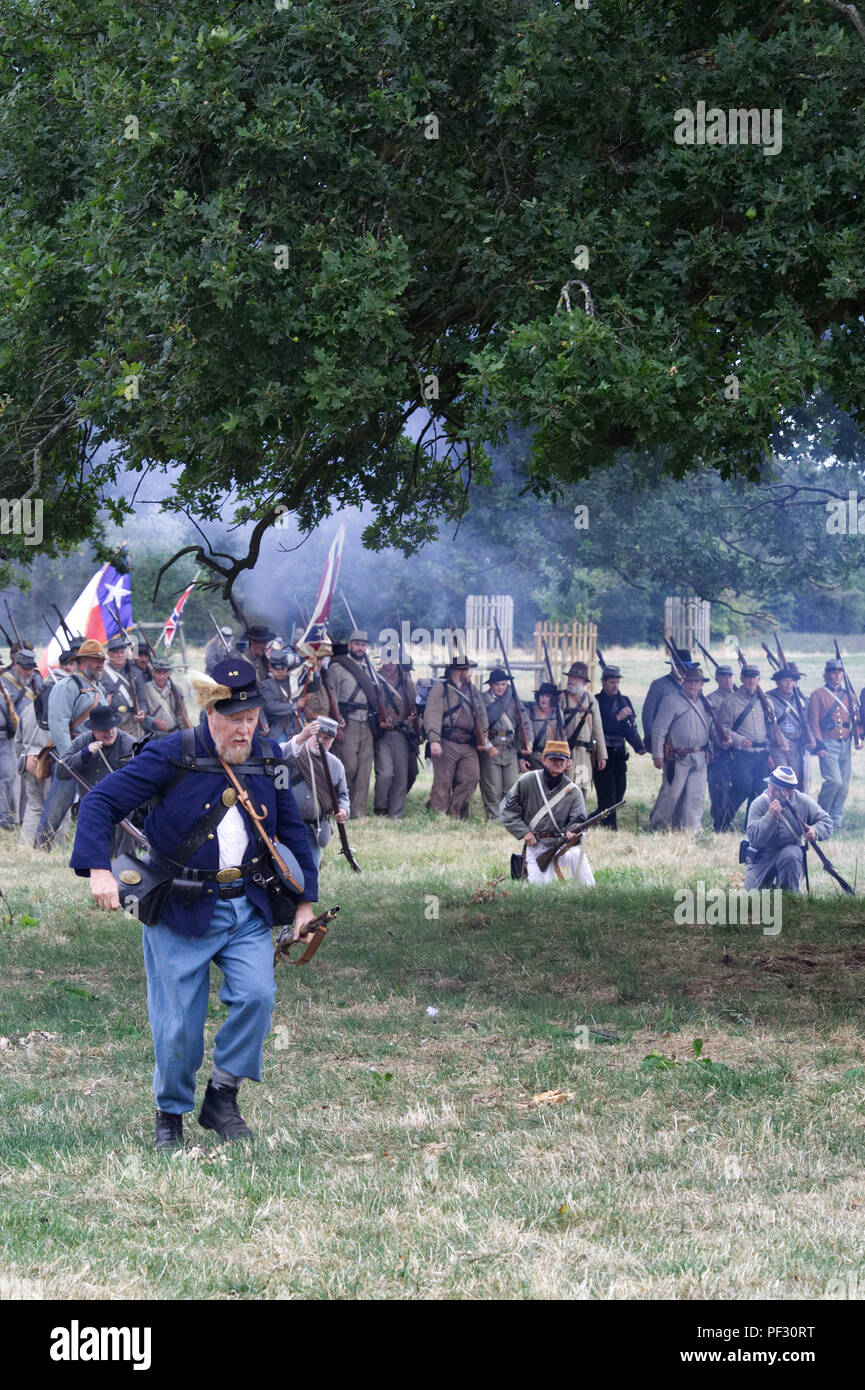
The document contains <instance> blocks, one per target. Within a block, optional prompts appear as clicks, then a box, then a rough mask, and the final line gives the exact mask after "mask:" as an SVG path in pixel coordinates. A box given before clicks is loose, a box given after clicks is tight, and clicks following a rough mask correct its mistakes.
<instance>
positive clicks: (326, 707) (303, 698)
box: [295, 642, 348, 737]
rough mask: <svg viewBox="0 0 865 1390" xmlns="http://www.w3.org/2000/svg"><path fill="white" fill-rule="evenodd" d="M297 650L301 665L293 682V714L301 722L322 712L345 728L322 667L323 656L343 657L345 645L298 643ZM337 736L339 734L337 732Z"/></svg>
mask: <svg viewBox="0 0 865 1390" xmlns="http://www.w3.org/2000/svg"><path fill="white" fill-rule="evenodd" d="M298 651H299V652H300V653H301V654H302V655H303V657H304V662H303V665H304V667H305V669H304V670H302V671H301V672H300V674H299V676H298V681H297V696H296V702H295V703H296V706H297V717H298V719H299V720H300V721H301V723H302V722H303V721H304V720H309V719H315V718H316V716H317V715H319V714H324V715H326V716H327V718H329V719H336V722H337V726H338V728H339V729H344V728H345V720H344V719H343V717H342V715H341V714H340V713H339V706H338V705H337V703H336V700H335V698H334V695H333V691H332V690H331V689H330V685H329V683H328V676H327V671H326V669H325V666H324V662H325V658H326V657H328V656H344V655H345V653H346V652H347V651H348V644H347V643H344V642H334V643H333V644H332V646H331V644H329V643H326V642H322V643H320V644H319V645H318V647H317V648H313V647H310V646H308V645H307V646H304V645H301V646H300V647H299V648H298ZM337 737H339V735H337Z"/></svg>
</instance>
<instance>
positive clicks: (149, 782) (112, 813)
mask: <svg viewBox="0 0 865 1390" xmlns="http://www.w3.org/2000/svg"><path fill="white" fill-rule="evenodd" d="M274 748H275V745H273V744H271V743H270V741H269V740H268V739H262V738H260V737H259V735H258V734H255V735H254V736H253V740H252V753H251V754H250V758H251V759H252V758H260V757H264V756H267V757H272V756H273V750H274ZM195 751H196V755H198V754H201V755H203V756H209V757H215V755H216V749H215V748H214V746H213V740H212V739H211V737H210V730H209V729H208V727H207V718H206V716H205V715H202V716H201V722H200V723H199V725H198V727H197V729H196V730H195ZM276 756H277V757H279V756H280V754H279V751H278V749H277V750H276ZM180 757H181V735H180V733H179V732H178V733H175V734H169V735H168V737H167V738H163V739H159V741H158V742H155V743H149V744H148V745H147V747H146V748H143V749H142V751H141V752H140V753H139V754H138V756H137V757H136V758H133V759H132V762H131V763H129V764H128V765H127V766H126V767H123V768H119V769H118V771H117V772H112V773H111V775H110V776H109V777H106V778H104V779H103V781H101V782H100V783H99V784H98V786H96V787H94V788H93V789H92V790H91V791H89V792H88V793H87V795H86V796H85V797H84V798H83V800H82V802H81V808H80V811H79V815H78V827H77V830H76V832H75V843H74V845H73V847H72V858H71V859H70V861H69V863H70V866H71V867H72V868H73V869H74V870H75V872H76V874H78V875H79V876H80V877H82V878H86V877H87V876H88V875H89V873H90V870H91V869H110V868H111V844H112V838H113V834H114V827H115V825H116V824H117V822H118V821H120V820H122V819H123V818H124V816H128V815H129V814H130V812H131V811H134V810H135V808H136V807H137V806H143V805H144V804H145V803H146V802H148V801H150V799H151V798H152V797H154V796H155V795H156V794H157V793H159V792H160V791H161V790H162V789H163V788H165V787H166V786H167V785H168V783H169V782H170V781H171V779H172V777H174V776H176V775H177V772H178V767H177V765H176V763H173V762H172V759H176V760H177V761H178V762H179V760H180ZM242 780H243V782H244V784H245V785H246V787H247V788H248V790H249V794H250V796H251V797H252V800H253V803H254V805H255V807H256V810H259V811H260V809H261V807H262V805H263V806H264V807H265V808H266V812H267V814H266V815H265V816H264V817H263V820H264V828H265V830H266V831H267V833H268V834H269V835H270V837H271V839H279V840H281V841H282V843H283V844H285V845H287V847H288V848H289V849H290V850H291V851H292V853H293V854H294V855H295V857H296V859H297V861H298V863H299V864H300V867H301V868H302V870H303V876H304V889H303V900H304V902H315V901H316V900H317V898H318V874H317V871H316V867H315V864H314V862H313V858H312V853H311V851H310V845H309V838H308V836H307V833H306V827H305V826H304V823H303V821H302V820H301V818H300V813H299V811H298V809H297V803H296V802H295V799H294V796H293V794H292V792H291V790H290V788H289V786H288V783H287V781H286V785H285V787H284V788H282V787H277V786H276V785H275V783H274V779H273V778H272V777H269V776H268V775H267V774H266V773H264V772H262V773H245V774H243V778H242ZM227 785H228V779H227V778H226V776H225V774H224V773H223V772H222V771H221V770H220V771H219V772H188V773H186V775H185V776H184V777H183V780H182V781H181V782H179V783H178V785H177V786H176V787H173V788H172V789H171V790H170V791H168V793H167V795H166V796H165V797H164V799H163V800H161V801H159V802H158V803H157V804H156V806H154V807H153V808H152V810H151V811H150V814H149V815H148V817H147V820H146V821H145V823H144V833H145V835H146V836H147V838H148V840H149V841H150V843H151V845H152V846H153V848H154V849H155V850H156V852H157V853H159V854H164V855H167V856H168V857H169V858H171V857H173V855H174V853H175V851H176V850H177V849H178V848H179V846H180V845H182V844H183V842H184V840H185V839H186V838H187V836H189V835H190V834H191V833H192V831H193V829H194V828H195V826H196V824H197V823H198V822H199V821H200V820H201V818H202V816H204V815H205V814H206V813H207V811H209V810H210V807H211V806H212V805H214V804H215V802H216V801H217V800H218V799H219V797H220V796H221V795H222V793H223V791H224V790H225V788H226V786H227ZM238 810H239V811H240V814H241V815H242V817H243V820H244V823H245V825H246V830H247V836H248V842H247V848H246V853H245V854H244V859H249V858H251V857H252V856H253V855H254V854H256V853H258V846H259V840H258V838H257V836H256V834H255V831H254V829H253V825H252V821H251V820H250V819H249V817H248V816H247V814H246V812H245V811H243V810H242V809H241V808H240V806H238ZM188 867H189V868H191V869H218V868H219V840H218V837H217V835H216V834H214V837H213V839H212V840H205V842H204V844H203V845H202V846H201V848H200V849H198V850H196V852H195V853H194V854H193V855H192V857H191V858H190V860H189V863H188ZM246 885H247V887H246V893H247V897H248V898H249V899H250V901H251V902H253V903H255V906H256V907H257V908H258V909H259V910H260V911H261V913H262V914H263V915H264V917H265V918H266V919H267V921H268V923H270V924H271V925H272V922H273V918H272V914H271V910H270V903H269V901H268V897H267V893H266V892H265V891H264V889H263V888H261V887H259V886H258V885H257V884H255V883H253V882H252V881H251V880H250V879H247V880H246ZM218 889H219V885H218V884H216V883H212V882H207V883H205V885H204V890H203V892H202V893H201V896H200V897H199V899H198V901H197V902H196V903H195V904H194V905H192V906H189V907H187V906H184V905H183V904H182V903H180V902H179V901H178V899H177V897H176V895H175V894H173V893H169V895H168V898H167V901H166V904H165V907H164V908H163V911H162V916H161V918H160V922H161V923H162V925H163V926H166V927H171V928H172V930H174V931H176V932H180V934H181V935H183V936H203V935H204V933H205V932H206V931H207V928H208V926H209V925H210V919H211V917H212V916H213V913H214V910H215V908H216V904H217V902H218V901H219V896H218Z"/></svg>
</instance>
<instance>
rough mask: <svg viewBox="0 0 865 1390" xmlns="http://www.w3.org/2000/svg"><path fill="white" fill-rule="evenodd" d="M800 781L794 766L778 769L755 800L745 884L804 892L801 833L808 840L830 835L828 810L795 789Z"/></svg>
mask: <svg viewBox="0 0 865 1390" xmlns="http://www.w3.org/2000/svg"><path fill="white" fill-rule="evenodd" d="M798 781H799V779H798V777H797V776H796V774H795V772H794V771H793V769H792V767H776V768H775V769H774V770H773V771H772V772H771V773H770V775H769V776H768V777H767V778H766V782H767V784H768V786H767V789H766V791H764V792H763V793H762V794H761V795H760V796H758V797H756V798H755V799H754V801H752V802H751V809H750V811H749V812H748V840H749V842H750V849H749V850H748V851H747V854H748V868H747V870H746V872H745V887H746V888H774V887H776V886H777V887H778V888H782V889H786V890H787V891H788V892H790V893H801V891H802V880H803V878H804V876H805V870H804V854H805V851H804V849H803V847H802V836H803V834H804V837H805V839H806V840H827V839H828V838H829V836H830V835H831V834H832V817H831V816H830V815H829V812H828V811H824V810H823V807H822V806H820V805H819V803H818V802H816V801H815V800H814V798H813V797H811V796H806V795H805V793H804V792H800V791H797V790H796V788H797V785H798ZM800 821H801V823H802V826H804V827H805V828H804V830H803V829H802V827H801V826H800V825H799V822H800Z"/></svg>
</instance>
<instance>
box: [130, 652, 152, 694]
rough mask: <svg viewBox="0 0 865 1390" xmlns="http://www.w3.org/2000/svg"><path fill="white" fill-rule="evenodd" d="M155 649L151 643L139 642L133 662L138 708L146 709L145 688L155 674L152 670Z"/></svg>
mask: <svg viewBox="0 0 865 1390" xmlns="http://www.w3.org/2000/svg"><path fill="white" fill-rule="evenodd" d="M152 657H153V648H152V647H151V645H150V643H149V642H139V643H138V651H137V653H136V656H135V660H134V661H133V662H132V679H133V680H134V681H135V695H136V698H137V700H138V708H139V709H144V687H145V685H149V684H150V682H151V681H152V680H153V672H152V671H151V669H150V662H151V658H152Z"/></svg>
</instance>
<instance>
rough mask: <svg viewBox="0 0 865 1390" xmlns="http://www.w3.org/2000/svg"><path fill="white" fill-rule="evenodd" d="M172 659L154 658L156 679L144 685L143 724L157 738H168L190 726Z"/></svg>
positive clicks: (154, 676)
mask: <svg viewBox="0 0 865 1390" xmlns="http://www.w3.org/2000/svg"><path fill="white" fill-rule="evenodd" d="M170 671H171V662H170V661H169V660H168V658H167V657H165V656H157V657H155V658H154V661H153V680H152V681H150V682H149V683H148V684H147V685H145V687H144V727H145V729H146V730H147V732H148V733H152V734H153V736H154V738H167V737H168V735H169V734H173V733H176V731H177V730H178V729H188V728H189V715H188V714H187V713H186V705H185V704H184V703H183V696H182V695H181V693H180V691H179V690H178V689H177V686H176V685H175V684H174V681H173V680H172V679H171V676H170V675H169V672H170Z"/></svg>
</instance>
